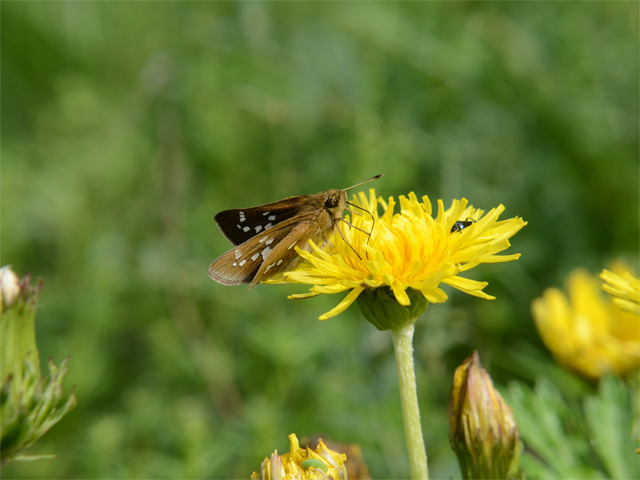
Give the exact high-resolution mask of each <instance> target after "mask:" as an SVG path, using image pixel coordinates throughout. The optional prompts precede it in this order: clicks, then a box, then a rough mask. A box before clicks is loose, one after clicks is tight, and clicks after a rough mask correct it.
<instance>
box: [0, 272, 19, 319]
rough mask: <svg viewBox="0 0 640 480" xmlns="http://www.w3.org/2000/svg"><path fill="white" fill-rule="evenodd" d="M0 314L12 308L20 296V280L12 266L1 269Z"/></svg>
mask: <svg viewBox="0 0 640 480" xmlns="http://www.w3.org/2000/svg"><path fill="white" fill-rule="evenodd" d="M0 292H1V294H0V313H1V312H4V311H5V310H6V309H7V308H9V307H11V305H13V304H14V303H15V301H16V299H17V298H18V295H19V294H20V278H18V276H17V275H16V274H15V273H14V271H13V270H11V265H5V266H4V267H2V268H0Z"/></svg>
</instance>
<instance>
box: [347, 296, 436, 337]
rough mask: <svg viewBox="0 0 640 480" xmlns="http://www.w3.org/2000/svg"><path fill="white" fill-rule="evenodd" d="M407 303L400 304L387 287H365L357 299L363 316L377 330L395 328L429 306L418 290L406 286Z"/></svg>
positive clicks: (414, 317)
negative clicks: (405, 304) (408, 302)
mask: <svg viewBox="0 0 640 480" xmlns="http://www.w3.org/2000/svg"><path fill="white" fill-rule="evenodd" d="M406 293H407V296H408V297H409V301H410V302H411V303H410V304H409V305H407V306H404V305H401V304H400V303H399V302H398V300H397V299H396V297H395V295H394V294H393V291H392V290H391V288H389V287H378V288H373V289H369V288H367V289H365V290H364V291H363V292H362V293H361V294H360V295H359V296H358V299H357V302H358V307H360V311H361V312H362V315H364V318H366V319H367V321H368V322H369V323H371V324H372V325H373V326H374V327H376V328H377V329H378V330H395V329H398V328H400V327H403V326H405V325H407V324H408V323H412V322H414V321H415V320H416V318H418V317H419V316H420V315H421V314H422V313H423V312H424V311H425V310H426V309H427V306H429V301H428V300H427V299H426V298H425V297H424V294H423V293H422V292H421V291H420V290H414V289H412V288H408V289H407V291H406Z"/></svg>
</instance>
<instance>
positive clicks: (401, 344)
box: [391, 320, 429, 480]
mask: <svg viewBox="0 0 640 480" xmlns="http://www.w3.org/2000/svg"><path fill="white" fill-rule="evenodd" d="M414 330H415V320H414V321H413V322H410V323H409V324H406V325H405V326H403V327H400V328H397V329H394V330H391V336H392V338H393V349H394V351H395V354H396V365H397V367H398V380H399V382H400V401H401V403H402V416H403V418H404V431H405V435H406V437H407V450H408V452H409V465H410V467H411V478H412V479H413V480H418V479H420V480H428V479H429V469H428V468H427V451H426V450H425V448H424V438H423V437H422V426H421V425H420V408H419V407H418V391H417V388H416V374H415V370H414V366H413V332H414Z"/></svg>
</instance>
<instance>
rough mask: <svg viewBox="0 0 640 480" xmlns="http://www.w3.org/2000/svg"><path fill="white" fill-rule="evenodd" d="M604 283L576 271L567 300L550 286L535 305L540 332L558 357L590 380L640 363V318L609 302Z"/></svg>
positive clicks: (565, 296) (561, 362) (634, 366)
mask: <svg viewBox="0 0 640 480" xmlns="http://www.w3.org/2000/svg"><path fill="white" fill-rule="evenodd" d="M599 283H600V282H599V280H598V278H597V277H596V276H594V275H591V274H590V273H589V272H587V271H586V270H583V269H577V270H574V271H573V272H572V273H571V275H570V276H569V280H568V282H567V287H566V290H567V292H568V298H567V295H565V293H564V292H563V291H561V290H559V289H557V288H549V289H547V290H545V291H544V293H543V295H542V297H541V298H537V299H535V300H534V301H533V303H532V304H531V311H532V314H533V317H534V319H535V322H536V326H537V328H538V332H539V333H540V336H541V337H542V340H543V341H544V343H545V345H546V346H547V348H548V349H549V350H550V351H551V354H552V355H553V357H554V358H555V359H556V361H557V362H558V363H559V364H561V365H563V366H565V367H567V368H569V369H571V370H574V371H576V372H578V373H579V374H581V375H583V376H585V377H587V378H591V379H598V378H601V377H602V376H603V375H605V374H607V373H615V374H618V375H621V374H623V373H625V372H627V371H629V370H631V369H633V368H636V367H637V366H638V365H639V364H640V323H639V322H638V316H637V315H633V314H631V313H628V312H625V311H622V310H620V309H619V308H618V307H617V306H616V305H615V304H614V303H613V302H611V301H605V299H604V298H603V296H602V294H601V290H600V288H599Z"/></svg>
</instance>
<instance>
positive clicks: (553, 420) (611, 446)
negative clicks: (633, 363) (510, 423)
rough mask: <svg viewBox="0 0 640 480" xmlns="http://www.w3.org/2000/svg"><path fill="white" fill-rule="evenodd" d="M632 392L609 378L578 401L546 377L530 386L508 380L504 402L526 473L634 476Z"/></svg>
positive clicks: (538, 475) (639, 463) (637, 462)
mask: <svg viewBox="0 0 640 480" xmlns="http://www.w3.org/2000/svg"><path fill="white" fill-rule="evenodd" d="M631 392H632V388H631V387H630V386H628V385H626V384H625V383H624V382H622V381H621V380H619V379H616V378H613V377H608V378H605V379H603V380H602V381H601V382H600V387H599V389H598V393H597V395H596V394H594V395H589V396H587V397H586V398H585V399H584V402H583V403H582V406H581V405H580V404H579V403H576V402H571V401H567V400H566V399H565V398H563V396H562V395H561V394H560V391H559V390H558V389H557V388H556V387H555V386H554V385H553V384H552V383H550V382H549V381H548V380H546V379H545V377H541V378H540V380H539V381H538V382H537V383H536V387H535V389H534V390H531V389H529V388H528V387H524V386H522V385H520V384H517V383H513V384H511V385H510V388H509V395H508V398H507V402H508V403H509V404H510V405H511V406H512V407H513V410H514V413H515V416H516V420H517V422H518V426H519V428H520V432H521V435H522V438H523V440H524V442H525V445H526V448H525V454H524V455H523V466H524V470H525V471H526V472H527V477H528V478H549V479H555V478H567V479H571V478H612V479H621V480H622V479H628V478H635V476H637V473H638V471H639V470H638V468H639V467H640V460H639V458H638V456H637V455H636V453H635V445H634V439H633V436H632V426H633V423H634V417H633V415H632V408H631V403H632V394H631ZM637 400H638V399H637V396H636V398H635V403H636V404H637ZM581 407H582V408H581Z"/></svg>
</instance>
